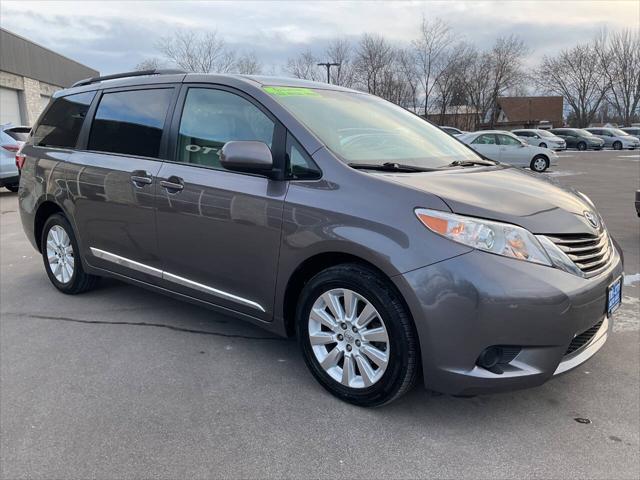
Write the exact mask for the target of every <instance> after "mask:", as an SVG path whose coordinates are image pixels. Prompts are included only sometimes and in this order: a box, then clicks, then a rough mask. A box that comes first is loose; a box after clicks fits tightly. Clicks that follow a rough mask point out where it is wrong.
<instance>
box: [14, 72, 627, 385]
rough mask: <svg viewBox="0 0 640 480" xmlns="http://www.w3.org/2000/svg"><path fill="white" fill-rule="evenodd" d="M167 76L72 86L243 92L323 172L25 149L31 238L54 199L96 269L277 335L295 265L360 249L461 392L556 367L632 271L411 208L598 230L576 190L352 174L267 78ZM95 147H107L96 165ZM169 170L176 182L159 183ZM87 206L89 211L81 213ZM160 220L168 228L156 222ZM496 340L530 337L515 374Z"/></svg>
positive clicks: (502, 174)
mask: <svg viewBox="0 0 640 480" xmlns="http://www.w3.org/2000/svg"><path fill="white" fill-rule="evenodd" d="M167 77H168V78H162V77H148V78H142V79H140V78H137V79H135V81H132V80H129V81H126V80H113V81H109V82H103V83H100V84H96V85H93V86H86V87H80V88H78V89H72V90H71V92H74V93H75V92H76V91H86V90H87V89H90V88H93V89H96V88H97V89H100V88H103V87H122V86H125V85H141V84H146V85H153V84H160V83H166V82H177V81H180V80H182V81H184V82H187V83H190V82H196V83H197V84H199V85H202V84H207V83H208V84H211V85H219V86H224V87H226V88H235V89H238V90H239V91H241V92H242V93H243V94H244V95H246V96H249V97H251V98H253V99H255V100H256V101H257V102H259V103H260V104H261V105H262V106H263V107H264V108H265V109H267V110H269V111H270V112H271V113H272V114H273V116H274V117H275V118H277V119H278V120H279V122H281V123H282V125H283V126H284V127H286V128H287V129H288V130H289V131H290V132H291V133H292V135H293V136H294V137H295V138H296V139H297V140H298V141H299V142H300V144H301V145H302V146H303V147H304V148H305V150H306V151H307V152H308V153H309V154H310V155H312V157H313V159H314V161H315V162H316V163H317V165H318V166H319V167H320V169H321V170H322V172H323V174H322V178H321V179H319V180H314V181H278V180H272V179H268V178H266V177H264V176H256V175H248V174H242V173H234V172H228V171H220V170H212V169H208V168H201V167H196V166H189V165H185V164H177V163H173V162H171V161H170V160H171V158H172V153H171V148H165V149H164V151H163V155H162V157H163V158H165V159H167V160H169V161H165V162H160V161H154V160H146V159H135V158H131V157H117V158H115V157H116V156H113V155H105V154H88V153H85V152H81V151H80V152H76V153H71V154H70V153H69V152H65V151H57V150H53V149H43V148H37V147H33V146H31V145H27V146H26V147H25V148H24V150H23V153H25V154H26V155H27V162H26V167H25V170H24V172H23V180H22V184H21V193H20V197H21V201H20V212H21V216H22V221H23V225H24V228H25V231H26V233H27V235H28V236H29V237H30V239H31V240H32V242H33V243H34V244H35V243H36V241H35V239H34V238H33V229H34V216H35V214H36V212H37V209H38V207H39V205H41V204H42V202H43V201H52V202H55V203H56V204H57V205H59V206H60V207H61V208H62V209H63V210H64V211H65V213H66V214H67V215H68V216H69V217H70V218H71V222H72V225H73V226H74V228H75V230H76V233H77V234H78V237H79V242H80V244H81V249H82V252H83V255H85V258H84V262H85V263H86V264H87V265H86V266H87V269H88V271H89V272H91V273H95V274H102V275H112V276H117V277H118V278H122V279H125V280H127V281H130V282H133V283H136V284H138V285H142V286H146V287H148V288H154V289H157V290H159V291H162V292H164V293H168V294H171V295H173V296H178V297H180V298H183V299H186V300H189V301H192V302H195V303H200V304H203V305H207V306H210V307H212V308H217V309H222V310H224V311H226V312H230V313H234V314H235V315H237V316H240V317H242V318H245V319H247V320H249V321H252V322H254V323H258V324H260V325H262V326H263V327H265V328H267V329H269V330H271V331H274V332H276V333H279V334H285V333H286V330H287V328H286V327H287V321H290V318H286V312H285V311H284V300H285V296H286V292H287V290H288V288H289V287H292V285H291V279H292V276H293V275H294V273H295V272H296V271H297V269H298V268H299V267H300V266H301V265H303V264H305V262H307V261H309V260H310V259H314V258H318V257H317V256H318V255H328V256H329V257H331V256H335V254H342V255H344V254H347V255H352V256H353V257H356V258H358V259H360V260H361V261H366V262H368V263H370V264H371V265H373V266H375V267H376V268H378V269H379V270H381V271H382V272H383V273H384V274H385V275H387V276H388V277H389V279H390V280H391V281H392V282H393V283H394V284H395V285H396V287H397V288H398V290H399V291H400V292H401V293H402V295H403V297H404V299H405V301H406V303H407V305H408V307H409V309H410V311H411V314H412V316H413V319H414V321H415V324H416V329H417V332H418V335H419V340H420V345H421V351H422V363H423V369H424V373H425V382H426V384H427V386H428V387H429V388H433V389H435V390H440V391H444V392H449V393H475V392H479V391H486V390H500V389H505V388H516V387H524V386H531V385H536V384H539V383H541V382H542V381H544V380H546V379H547V378H549V377H550V376H551V375H552V374H553V373H554V372H555V370H556V368H557V367H558V364H559V362H560V360H561V358H562V353H563V352H564V351H565V350H566V346H567V345H568V343H569V342H570V341H571V339H572V338H573V336H574V335H575V334H577V333H579V332H581V331H582V330H585V329H586V328H589V327H590V326H592V325H594V324H595V323H597V322H598V321H599V320H600V319H601V318H602V316H603V315H604V309H605V299H604V294H605V291H606V286H607V285H608V284H609V283H610V282H611V281H612V280H613V279H615V278H617V277H618V276H619V275H620V274H621V272H622V261H621V259H620V258H619V256H617V255H616V256H615V258H614V260H613V262H612V263H611V265H610V266H609V267H608V268H607V269H606V270H605V271H604V272H603V273H602V274H600V275H598V276H596V277H594V278H591V279H584V278H581V277H577V276H574V275H571V274H569V273H565V272H563V271H560V270H557V269H554V268H551V267H545V266H539V265H533V264H530V263H525V262H520V261H517V260H513V259H508V258H504V257H499V256H496V255H492V254H488V253H484V252H479V251H475V250H473V249H471V248H469V247H466V246H463V245H460V244H457V243H454V242H451V241H450V240H447V239H445V238H442V237H440V236H438V235H436V234H434V233H431V232H430V231H429V230H427V229H426V228H425V227H424V226H423V225H422V224H421V223H420V222H419V221H418V220H417V219H416V217H415V215H414V209H415V208H417V207H423V208H430V209H436V210H443V211H454V212H456V213H461V214H466V215H474V216H479V217H486V218H491V219H496V220H502V221H507V222H511V223H515V224H518V225H521V226H523V227H524V228H527V229H529V230H531V231H532V232H533V233H546V234H567V233H578V232H582V233H591V230H590V229H589V227H587V226H586V224H585V222H584V219H583V218H582V217H580V214H581V212H584V210H591V209H592V207H591V206H590V205H589V204H588V203H587V202H585V201H584V200H583V199H582V198H580V197H578V196H577V195H575V194H573V193H571V192H568V191H565V190H563V189H561V188H559V187H558V186H556V185H553V184H551V183H549V182H545V181H541V180H539V179H538V178H537V177H536V178H534V177H532V176H531V175H528V174H526V173H523V172H520V171H517V170H515V169H512V168H510V167H505V166H501V165H498V166H494V167H472V168H457V169H450V170H447V171H446V172H441V173H424V174H393V175H392V174H383V173H375V174H372V173H367V172H364V171H360V170H354V169H351V168H350V167H348V166H346V165H345V164H343V163H342V162H340V161H339V160H338V159H337V158H335V156H334V155H333V154H332V153H331V152H330V151H328V150H327V149H326V148H324V147H323V145H322V144H321V143H320V142H319V141H318V139H317V138H316V137H315V136H314V135H313V134H312V133H310V132H309V131H308V130H307V129H306V128H305V127H304V126H303V125H301V124H300V123H298V122H297V121H296V120H295V119H294V118H293V117H292V116H291V115H290V114H289V113H288V112H287V111H286V110H284V109H283V108H282V107H280V105H279V104H277V103H276V102H275V101H274V100H273V98H271V97H270V96H269V95H267V94H266V93H265V92H264V91H263V90H262V88H261V85H260V84H259V83H258V82H257V81H256V80H255V79H244V78H242V77H222V76H215V75H211V76H210V75H186V76H182V77H183V78H181V76H175V75H172V76H167ZM277 82H278V83H277V84H281V82H280V81H277ZM314 86H315V84H314ZM323 88H327V87H326V86H325V87H323ZM175 118H177V117H176V116H175V115H174V121H173V128H174V130H175V127H176V122H175ZM85 130H86V128H85ZM83 135H84V137H86V131H85V132H84V134H83ZM442 135H446V134H445V133H444V132H443V133H442ZM173 136H174V137H175V135H173ZM172 144H173V141H172V142H169V146H170V145H172ZM79 147H80V150H81V147H82V141H81V142H80V145H79ZM274 149H275V150H277V149H278V145H277V144H276V145H274ZM87 155H96V156H95V157H92V158H91V162H89V157H88V156H87ZM276 157H277V155H276ZM278 161H279V160H278V159H277V158H274V163H276V164H277V163H278ZM149 162H150V163H149ZM84 164H87V165H86V166H83V165H84ZM89 164H91V165H89ZM125 165H126V166H125ZM84 170H86V171H84ZM94 170H95V173H92V172H94ZM133 170H145V171H147V172H148V173H149V176H150V177H151V178H152V182H151V184H149V185H145V186H143V187H142V192H139V191H138V190H137V189H138V188H139V187H137V186H135V185H133V184H132V183H131V181H130V178H128V177H129V176H130V175H131V174H132V173H133ZM111 176H112V177H111ZM78 178H79V179H80V180H78ZM111 178H113V180H114V187H116V188H111V189H110V191H109V195H108V196H107V195H104V194H102V195H100V194H96V195H94V196H93V197H91V198H92V200H91V201H92V202H93V203H91V204H90V203H89V200H87V199H85V198H83V197H81V196H80V193H82V192H77V191H75V190H74V188H77V187H78V185H79V186H80V188H84V187H85V186H84V183H86V184H87V188H88V187H89V185H91V186H92V188H95V189H97V190H98V191H99V192H101V191H102V190H107V189H109V181H110V179H111ZM167 181H168V182H170V184H169V185H171V184H173V185H177V186H178V187H180V188H177V189H175V188H167V186H166V183H165V184H164V185H165V186H163V183H162V182H167ZM74 184H75V186H74ZM145 189H148V191H149V193H146V190H145ZM107 198H108V200H109V201H107ZM86 207H88V208H89V209H90V210H91V211H89V212H83V211H79V210H80V209H83V210H84V209H85V208H86ZM154 216H155V219H156V224H157V231H154V228H153V226H152V225H149V223H152V222H150V220H149V219H150V218H152V217H154ZM154 238H157V240H156V241H155V242H154ZM90 242H102V243H101V245H104V246H105V248H104V249H107V248H111V249H119V250H118V251H115V252H112V253H115V254H118V255H122V256H128V255H130V256H131V260H134V261H137V262H141V263H144V264H145V265H147V264H148V265H149V266H150V267H153V268H158V269H161V270H162V274H161V275H159V276H158V275H147V277H144V274H142V275H141V274H140V273H139V272H138V273H134V272H131V271H123V270H120V269H119V268H120V266H118V265H116V266H114V265H105V264H104V263H100V262H101V259H100V258H98V257H95V256H94V255H91V254H88V253H87V249H88V248H89V247H91V246H93V247H96V245H89V243H90ZM145 245H146V246H145ZM97 248H100V246H99V245H98V246H97ZM122 252H124V253H122ZM179 279H188V280H189V282H191V283H189V282H185V281H180V280H179ZM194 282H195V283H194ZM194 285H199V286H200V287H198V288H194ZM213 289H220V290H224V292H225V294H226V296H225V295H220V294H216V293H215V292H213V293H212V290H213ZM234 296H237V297H242V298H244V299H245V300H246V301H245V303H242V302H238V301H236V300H234V298H233V297H234ZM247 301H248V302H249V303H247ZM252 304H255V305H259V306H260V307H261V308H255V305H253V306H252ZM496 344H503V345H504V344H506V345H522V346H523V347H524V350H523V352H522V354H521V356H520V357H518V360H519V364H518V365H519V371H518V372H510V373H509V374H506V375H504V376H500V375H497V374H494V373H491V372H488V371H485V370H480V371H479V369H478V368H477V367H475V360H476V358H477V356H478V354H479V353H480V352H481V351H482V349H484V348H485V347H487V346H489V345H496Z"/></svg>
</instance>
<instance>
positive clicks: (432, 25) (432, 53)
mask: <svg viewBox="0 0 640 480" xmlns="http://www.w3.org/2000/svg"><path fill="white" fill-rule="evenodd" d="M453 41H454V36H453V33H452V31H451V28H450V26H449V25H448V24H447V23H445V22H443V21H442V20H440V19H435V20H427V19H426V18H425V17H422V23H421V25H420V35H419V37H418V39H417V40H414V41H413V42H412V47H413V50H414V53H415V61H416V68H417V70H418V72H419V78H420V83H421V86H422V92H423V95H424V109H425V112H428V111H429V107H430V99H431V94H432V92H433V89H434V88H435V85H436V82H437V81H438V77H439V75H440V74H441V72H442V71H443V70H444V69H445V68H447V62H446V60H445V59H444V57H445V56H446V52H447V49H448V48H449V47H450V46H451V44H452V43H453Z"/></svg>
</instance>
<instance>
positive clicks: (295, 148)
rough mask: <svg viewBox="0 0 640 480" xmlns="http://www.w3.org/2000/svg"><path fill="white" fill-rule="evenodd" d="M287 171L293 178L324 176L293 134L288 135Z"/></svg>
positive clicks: (311, 178)
mask: <svg viewBox="0 0 640 480" xmlns="http://www.w3.org/2000/svg"><path fill="white" fill-rule="evenodd" d="M287 138H288V141H287V143H288V145H287V172H288V176H289V178H290V179H291V180H316V179H318V178H320V177H321V176H322V174H321V173H320V169H319V168H318V166H317V165H316V164H315V162H314V161H313V160H312V159H311V158H310V157H309V156H308V155H307V154H306V152H305V151H304V150H303V149H302V147H300V145H299V144H298V142H296V141H295V140H294V139H293V137H292V136H291V135H288V137H287Z"/></svg>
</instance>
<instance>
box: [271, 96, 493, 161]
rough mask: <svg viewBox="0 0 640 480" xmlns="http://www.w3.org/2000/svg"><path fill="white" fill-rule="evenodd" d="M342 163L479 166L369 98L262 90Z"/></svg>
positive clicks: (410, 117) (441, 137)
mask: <svg viewBox="0 0 640 480" xmlns="http://www.w3.org/2000/svg"><path fill="white" fill-rule="evenodd" d="M264 89H265V91H266V92H267V93H269V94H270V95H272V96H273V98H274V99H276V100H277V101H278V102H279V103H280V104H281V105H283V106H284V107H285V108H286V109H287V110H289V112H291V113H292V114H293V116H295V117H296V118H297V119H298V120H299V121H300V122H302V123H304V124H305V125H306V126H307V128H309V130H311V131H312V132H313V133H314V134H315V135H316V136H317V137H318V138H319V139H320V140H321V141H322V142H323V143H324V144H325V145H326V146H327V148H328V149H329V150H331V151H332V152H333V153H334V154H336V155H337V156H338V157H339V158H340V159H341V160H342V161H344V162H345V163H354V164H366V165H382V164H385V163H389V162H394V163H399V164H404V165H410V166H415V167H419V168H440V167H446V166H448V165H449V164H451V163H453V162H475V161H479V162H482V161H483V160H482V159H481V158H480V157H479V156H478V155H476V154H475V153H474V152H473V151H472V150H471V149H469V148H468V147H466V146H465V145H463V144H462V143H460V142H458V141H457V140H455V139H454V138H453V137H451V136H450V135H448V134H447V133H445V132H443V131H442V130H440V129H439V128H438V127H435V126H433V125H431V124H430V123H429V122H427V121H426V120H423V119H422V118H420V117H418V116H417V115H414V114H412V113H410V112H408V111H406V110H404V109H403V108H401V107H398V106H397V105H394V104H392V103H390V102H387V101H385V100H382V99H380V98H378V97H375V96H373V95H368V94H360V93H354V92H341V91H336V90H321V89H310V88H298V87H264Z"/></svg>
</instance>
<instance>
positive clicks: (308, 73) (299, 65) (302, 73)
mask: <svg viewBox="0 0 640 480" xmlns="http://www.w3.org/2000/svg"><path fill="white" fill-rule="evenodd" d="M285 69H286V71H287V72H288V73H289V74H290V75H291V76H293V77H295V78H303V79H305V80H313V81H315V82H319V81H321V73H320V70H319V69H318V59H317V58H316V57H315V56H314V55H313V53H311V51H310V50H307V51H305V52H302V53H300V54H298V56H296V57H294V58H289V59H288V60H287V66H286V68H285Z"/></svg>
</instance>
